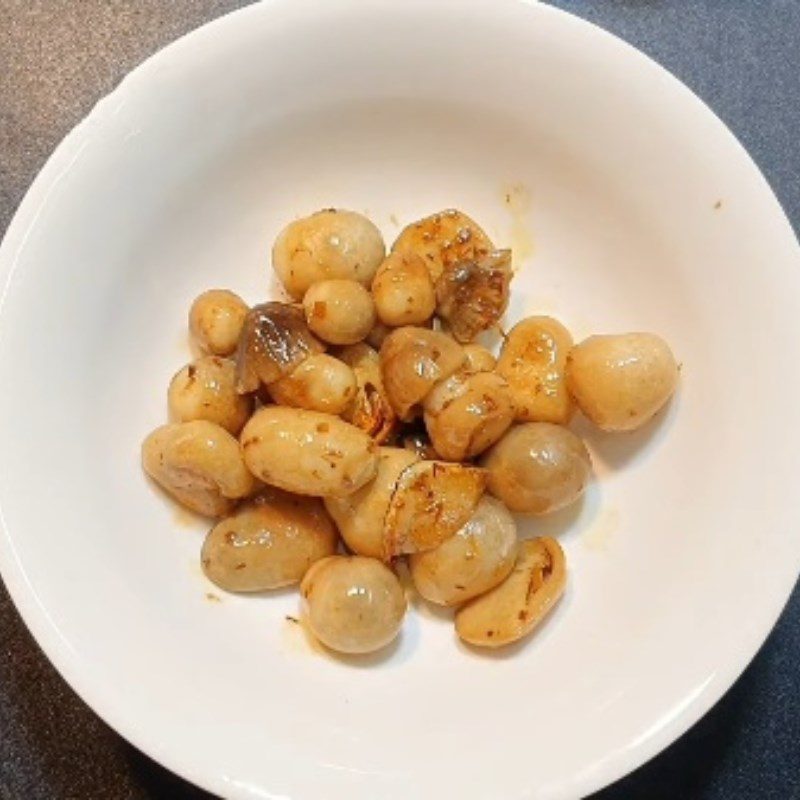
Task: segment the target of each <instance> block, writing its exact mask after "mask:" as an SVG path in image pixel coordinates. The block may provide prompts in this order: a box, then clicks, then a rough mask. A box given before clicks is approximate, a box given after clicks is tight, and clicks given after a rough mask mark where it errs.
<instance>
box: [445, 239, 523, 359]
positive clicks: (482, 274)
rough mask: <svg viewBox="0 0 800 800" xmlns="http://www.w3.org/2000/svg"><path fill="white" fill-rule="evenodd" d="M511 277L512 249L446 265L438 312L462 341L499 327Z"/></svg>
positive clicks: (470, 339)
mask: <svg viewBox="0 0 800 800" xmlns="http://www.w3.org/2000/svg"><path fill="white" fill-rule="evenodd" d="M511 278H512V272H511V251H510V250H493V251H492V252H490V253H479V254H477V255H476V256H475V257H474V258H469V259H465V260H463V261H455V262H452V263H450V264H445V267H444V269H443V270H442V274H441V276H440V277H439V280H438V281H436V303H437V305H436V312H437V313H438V315H439V316H440V317H441V318H442V319H443V320H444V321H445V322H447V324H448V325H449V327H450V332H451V333H452V334H453V336H454V337H455V338H456V339H457V340H458V341H459V342H462V343H463V342H471V341H472V340H473V339H474V338H475V337H476V336H477V335H478V334H479V333H481V332H482V331H485V330H488V329H489V328H491V327H492V326H493V325H496V324H497V322H498V321H499V320H500V318H501V317H502V316H503V314H504V313H505V310H506V308H507V306H508V297H509V286H510V284H511Z"/></svg>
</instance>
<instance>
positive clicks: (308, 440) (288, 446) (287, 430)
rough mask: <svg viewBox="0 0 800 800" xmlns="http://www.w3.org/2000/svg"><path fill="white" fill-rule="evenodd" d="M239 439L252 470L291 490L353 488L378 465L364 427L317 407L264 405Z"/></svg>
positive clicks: (315, 492)
mask: <svg viewBox="0 0 800 800" xmlns="http://www.w3.org/2000/svg"><path fill="white" fill-rule="evenodd" d="M240 439H241V443H242V451H243V453H244V460H245V462H246V464H247V466H248V468H249V469H250V471H251V472H252V473H253V475H255V476H256V477H257V478H259V479H260V480H262V481H264V483H268V484H270V485H271V486H277V487H279V488H281V489H284V490H286V491H287V492H294V493H295V494H304V495H312V496H315V497H342V496H344V495H348V494H352V493H353V492H355V491H356V490H358V489H360V488H361V487H362V486H364V484H366V483H368V482H369V481H371V480H372V479H373V478H374V477H375V473H376V471H377V469H378V453H377V446H376V445H375V443H374V442H373V441H372V439H371V438H370V437H369V436H368V435H367V434H366V433H364V431H362V430H360V429H359V428H356V427H355V426H354V425H350V424H349V423H347V422H344V421H343V420H341V419H339V417H334V416H332V415H330V414H321V413H319V412H317V411H305V410H303V409H299V408H287V407H286V406H265V407H264V408H261V409H259V410H258V411H256V413H255V414H253V416H252V417H251V418H250V421H249V422H248V423H247V425H245V426H244V430H243V431H242V434H241V437H240Z"/></svg>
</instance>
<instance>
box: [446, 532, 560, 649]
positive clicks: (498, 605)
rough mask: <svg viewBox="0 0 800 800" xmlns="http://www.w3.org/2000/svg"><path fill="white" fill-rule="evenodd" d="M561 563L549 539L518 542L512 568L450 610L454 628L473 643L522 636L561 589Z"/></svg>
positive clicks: (487, 644) (490, 643) (493, 642)
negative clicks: (501, 578) (495, 583)
mask: <svg viewBox="0 0 800 800" xmlns="http://www.w3.org/2000/svg"><path fill="white" fill-rule="evenodd" d="M566 582H567V567H566V561H565V559H564V552H563V550H562V549H561V546H560V545H559V544H558V542H557V541H556V540H555V539H551V538H549V537H546V536H542V537H540V538H538V539H528V540H526V541H524V542H521V543H520V546H519V555H518V556H517V561H516V564H515V565H514V570H513V572H512V573H511V574H510V575H509V576H508V577H507V578H506V579H505V581H503V583H501V584H500V585H499V586H496V587H495V588H494V589H491V590H490V591H489V592H487V593H486V594H483V595H481V596H480V597H476V598H475V599H474V600H471V601H470V602H468V603H467V604H466V605H464V606H462V607H461V608H460V609H459V610H458V611H457V612H456V633H457V634H458V635H459V637H460V638H461V639H463V640H464V641H465V642H468V643H469V644H471V645H475V646H477V647H491V648H494V647H502V646H503V645H507V644H511V643H512V642H516V641H518V640H519V639H522V638H523V637H524V636H527V635H528V634H529V633H531V631H533V629H534V628H535V627H536V626H537V625H538V624H539V623H540V622H541V621H542V620H543V619H544V618H545V617H546V616H547V614H548V613H549V612H550V611H551V610H552V608H553V607H554V606H555V604H556V602H557V601H558V599H559V598H560V597H561V595H562V594H563V592H564V587H565V585H566Z"/></svg>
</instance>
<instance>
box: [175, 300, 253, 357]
mask: <svg viewBox="0 0 800 800" xmlns="http://www.w3.org/2000/svg"><path fill="white" fill-rule="evenodd" d="M248 310H249V309H248V307H247V303H245V302H244V300H242V298H241V297H239V295H238V294H234V293H233V292H229V291H228V290H227V289H209V290H208V291H207V292H203V293H202V294H201V295H199V296H198V297H197V298H196V299H195V301H194V302H193V303H192V307H191V309H190V310H189V330H190V331H191V333H192V336H193V337H194V339H195V341H196V342H197V344H198V346H199V347H200V349H201V350H202V351H203V352H205V353H210V354H211V355H215V356H229V355H232V354H233V353H235V352H236V346H237V345H238V344H239V335H240V334H241V332H242V326H243V325H244V319H245V317H246V316H247V312H248Z"/></svg>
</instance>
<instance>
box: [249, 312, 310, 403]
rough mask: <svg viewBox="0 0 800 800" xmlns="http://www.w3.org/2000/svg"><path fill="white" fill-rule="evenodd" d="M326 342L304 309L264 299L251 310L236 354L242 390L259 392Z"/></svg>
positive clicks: (291, 369) (287, 372)
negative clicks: (313, 326)
mask: <svg viewBox="0 0 800 800" xmlns="http://www.w3.org/2000/svg"><path fill="white" fill-rule="evenodd" d="M324 350H325V346H324V345H323V344H322V342H320V341H319V340H318V339H317V338H316V337H315V336H314V334H313V333H311V331H310V330H309V328H308V325H307V323H306V319H305V315H304V314H303V309H302V308H299V307H298V306H292V305H289V304H288V303H276V302H273V303H262V304H261V305H258V306H255V307H254V308H253V309H251V311H250V312H249V313H248V315H247V318H246V319H245V322H244V327H243V328H242V335H241V338H240V339H239V349H238V352H237V356H236V366H237V375H238V386H237V388H238V390H239V392H241V393H243V394H244V393H246V392H255V391H256V390H257V389H258V388H259V386H260V385H261V384H262V383H265V384H267V385H269V384H270V383H274V382H275V381H277V380H279V379H280V378H282V377H283V376H284V375H288V374H289V373H290V372H292V371H293V370H294V369H295V368H296V367H298V366H299V365H300V364H301V363H302V362H303V361H305V359H306V358H308V357H309V356H311V355H314V354H315V353H321V352H323V351H324Z"/></svg>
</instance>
